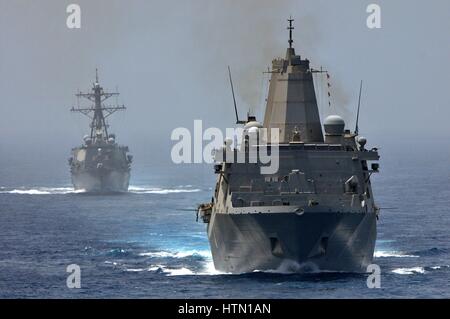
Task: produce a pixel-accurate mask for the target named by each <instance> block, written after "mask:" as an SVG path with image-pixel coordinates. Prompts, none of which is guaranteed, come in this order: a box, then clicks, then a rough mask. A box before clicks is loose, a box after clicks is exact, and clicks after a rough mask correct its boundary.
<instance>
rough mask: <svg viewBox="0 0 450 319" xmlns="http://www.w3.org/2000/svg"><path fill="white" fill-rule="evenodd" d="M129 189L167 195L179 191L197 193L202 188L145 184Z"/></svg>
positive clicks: (133, 191) (140, 192) (135, 192)
mask: <svg viewBox="0 0 450 319" xmlns="http://www.w3.org/2000/svg"><path fill="white" fill-rule="evenodd" d="M128 191H129V192H130V193H134V194H160V195H167V194H177V193H196V192H200V191H201V190H200V189H198V188H187V186H186V187H180V188H160V187H145V186H130V187H129V188H128Z"/></svg>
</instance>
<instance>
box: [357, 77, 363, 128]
mask: <svg viewBox="0 0 450 319" xmlns="http://www.w3.org/2000/svg"><path fill="white" fill-rule="evenodd" d="M362 87H363V81H362V80H361V83H360V85H359V98H358V111H357V112H356V127H355V135H358V133H359V127H358V122H359V109H360V107H361V93H362Z"/></svg>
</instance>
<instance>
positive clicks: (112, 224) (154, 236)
mask: <svg viewBox="0 0 450 319" xmlns="http://www.w3.org/2000/svg"><path fill="white" fill-rule="evenodd" d="M441 155H442V158H440V157H439V156H440V154H438V155H436V157H437V160H436V161H435V165H426V164H427V159H423V160H420V159H413V160H411V158H409V159H408V161H405V160H404V158H401V157H398V158H395V154H393V155H391V156H385V158H384V161H382V162H381V164H382V165H381V174H380V175H378V176H374V177H373V185H374V193H375V196H376V200H377V203H378V204H379V206H381V207H384V208H385V209H384V210H382V214H381V218H380V221H379V233H378V240H377V247H376V252H375V261H374V262H375V263H377V264H379V265H380V267H381V270H382V277H381V280H382V283H381V285H382V288H381V289H368V288H367V286H366V279H367V276H366V275H360V274H335V273H322V274H279V273H261V272H255V273H249V274H242V275H229V274H224V273H220V272H218V271H216V270H215V269H214V266H213V263H212V260H211V255H210V252H209V246H208V241H207V238H206V234H205V225H204V224H202V223H197V222H196V221H195V212H194V211H193V210H192V209H194V208H195V207H196V205H197V204H198V203H201V202H205V201H208V200H209V199H210V198H211V194H212V188H213V186H214V175H213V172H212V168H211V167H204V168H199V167H193V166H188V167H185V168H181V167H178V168H172V167H170V168H169V167H136V168H135V169H134V170H133V178H132V185H131V187H130V192H129V193H127V194H122V195H105V196H97V195H88V194H84V193H82V192H75V191H73V189H72V188H71V186H70V182H69V176H68V173H67V172H66V171H65V170H64V171H62V170H61V172H53V171H51V170H50V169H48V170H47V172H46V173H45V172H44V173H42V174H41V176H46V174H48V175H47V176H49V178H48V180H46V179H44V178H42V177H41V178H40V179H39V181H36V179H34V180H33V179H31V178H27V175H26V174H25V173H23V172H22V173H21V174H15V173H14V171H12V169H9V168H7V167H6V168H2V170H0V204H1V205H0V297H6V298H13V297H25V298H38V297H44V298H57V297H64V298H79V297H87V298H99V297H120V298H123V297H137V298H196V297H198V298H220V297H224V298H241V297H242V298H361V297H362V298H377V297H381V298H393V297H394V298H395V297H409V298H415V297H447V298H448V297H450V287H449V285H450V284H449V282H450V268H449V265H450V245H449V239H450V232H449V229H450V221H449V220H450V218H449V213H450V212H449V207H450V161H446V162H445V158H450V157H447V156H444V155H446V154H441ZM447 155H448V154H447ZM436 157H435V158H436ZM15 169H17V168H15ZM50 177H51V178H50ZM69 264H78V265H80V267H81V272H82V273H81V285H82V288H81V289H68V288H67V287H66V278H67V275H68V274H67V273H66V266H67V265H69Z"/></svg>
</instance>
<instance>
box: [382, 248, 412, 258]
mask: <svg viewBox="0 0 450 319" xmlns="http://www.w3.org/2000/svg"><path fill="white" fill-rule="evenodd" d="M374 257H375V258H383V257H398V258H418V257H419V256H416V255H408V254H405V253H403V252H401V251H384V250H379V251H376V252H375V253H374Z"/></svg>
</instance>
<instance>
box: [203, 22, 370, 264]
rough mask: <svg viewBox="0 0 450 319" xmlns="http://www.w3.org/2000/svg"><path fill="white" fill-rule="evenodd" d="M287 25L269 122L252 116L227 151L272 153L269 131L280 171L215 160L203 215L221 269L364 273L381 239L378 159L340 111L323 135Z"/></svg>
mask: <svg viewBox="0 0 450 319" xmlns="http://www.w3.org/2000/svg"><path fill="white" fill-rule="evenodd" d="M288 21H289V27H288V29H289V33H290V37H289V47H288V49H287V51H286V56H285V58H280V59H275V60H273V62H272V70H271V72H270V73H271V80H270V86H269V94H268V99H267V105H266V110H265V116H264V122H263V123H262V124H261V123H259V122H256V120H255V119H254V118H249V120H248V121H247V123H246V124H245V126H244V134H243V136H244V137H243V142H242V143H241V147H240V148H234V149H232V150H231V152H233V153H234V154H238V153H240V152H241V153H242V152H243V153H246V154H247V153H249V151H250V150H251V149H252V148H258V147H261V146H262V145H263V144H266V146H268V147H269V148H270V147H273V146H275V145H273V144H272V145H271V143H270V129H277V130H278V132H279V142H278V143H277V144H276V146H277V147H278V150H279V169H278V171H277V172H276V173H274V174H269V175H264V174H262V173H261V166H262V164H259V163H249V162H245V163H236V162H230V161H228V160H224V159H223V158H224V157H223V156H219V157H218V158H219V159H218V162H217V163H216V165H215V172H216V174H217V175H218V177H217V182H216V187H215V191H214V194H213V199H212V202H210V203H207V204H202V205H200V206H199V211H198V213H199V215H200V217H201V218H202V219H203V221H204V222H205V223H207V233H208V239H209V242H210V247H211V252H212V256H213V261H214V265H215V267H216V269H217V270H220V271H224V272H229V273H244V272H252V271H256V270H260V271H265V270H275V271H308V270H312V271H343V272H365V271H366V267H367V266H368V265H369V264H370V263H371V262H372V258H373V253H374V247H375V240H376V234H377V227H376V224H377V216H378V212H379V209H378V208H377V206H376V205H375V202H374V198H373V194H372V188H371V181H370V177H371V175H372V173H375V172H378V163H376V161H378V159H379V155H378V152H377V149H375V148H374V149H370V150H369V149H367V148H366V143H367V141H366V139H365V138H363V137H361V136H358V132H351V131H350V130H348V129H346V128H345V125H346V124H345V122H344V120H343V119H342V118H341V117H340V116H338V115H332V116H329V117H327V118H326V119H325V120H324V123H323V130H322V125H321V120H320V116H319V110H318V105H317V99H316V94H315V90H314V81H313V73H314V70H312V69H311V67H310V62H309V61H308V60H307V59H302V58H301V56H299V55H296V53H295V50H294V48H293V46H292V44H293V40H292V30H293V27H292V21H293V20H292V19H289V20H288ZM238 122H239V121H238ZM264 128H266V129H268V130H267V134H264V135H267V136H264V137H263V134H261V136H260V137H259V138H258V140H257V141H258V142H257V143H254V144H253V145H252V144H248V142H247V141H249V139H248V136H249V135H251V134H259V132H262V129H264ZM250 140H251V139H250ZM230 144H231V143H230V141H227V142H225V146H224V147H223V149H222V151H224V152H226V151H230V146H229V145H230ZM232 157H233V158H236V156H235V155H233V156H232ZM370 162H375V163H372V164H370Z"/></svg>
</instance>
